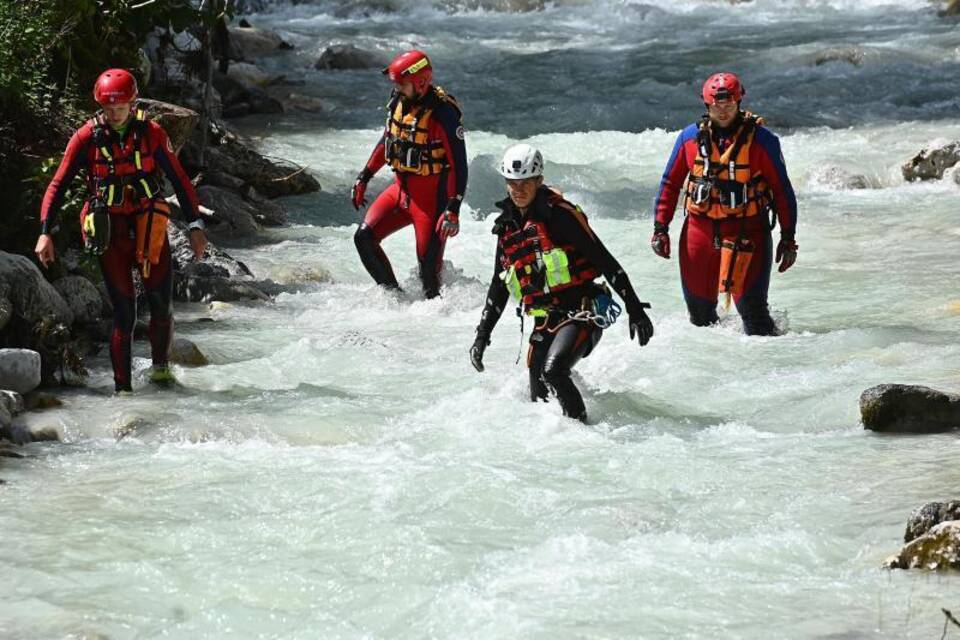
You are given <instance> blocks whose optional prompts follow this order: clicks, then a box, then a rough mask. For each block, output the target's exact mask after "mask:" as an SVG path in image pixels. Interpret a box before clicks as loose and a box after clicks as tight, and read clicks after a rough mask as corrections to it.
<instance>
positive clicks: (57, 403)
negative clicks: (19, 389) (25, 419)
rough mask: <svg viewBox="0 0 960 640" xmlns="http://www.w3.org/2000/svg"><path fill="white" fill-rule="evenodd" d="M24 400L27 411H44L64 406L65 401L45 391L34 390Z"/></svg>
mask: <svg viewBox="0 0 960 640" xmlns="http://www.w3.org/2000/svg"><path fill="white" fill-rule="evenodd" d="M23 401H24V405H25V408H26V410H27V411H43V410H44V409H55V408H56V407H62V406H63V402H62V401H61V400H60V399H59V398H58V397H57V396H55V395H53V394H52V393H46V392H44V391H32V392H30V393H28V394H27V395H26V396H25V397H24V399H23Z"/></svg>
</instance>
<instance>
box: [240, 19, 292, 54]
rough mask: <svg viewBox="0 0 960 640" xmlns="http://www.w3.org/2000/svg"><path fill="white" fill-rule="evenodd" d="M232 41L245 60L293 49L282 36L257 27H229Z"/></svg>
mask: <svg viewBox="0 0 960 640" xmlns="http://www.w3.org/2000/svg"><path fill="white" fill-rule="evenodd" d="M229 31H230V40H231V41H232V44H233V46H234V47H236V49H237V53H239V54H240V55H241V56H242V57H243V58H244V59H247V60H249V59H252V58H259V57H260V56H263V55H268V54H271V53H276V52H278V51H284V50H288V49H293V45H292V44H290V43H289V42H287V41H285V40H284V39H283V38H282V37H280V34H278V33H275V32H273V31H268V30H266V29H258V28H256V27H229Z"/></svg>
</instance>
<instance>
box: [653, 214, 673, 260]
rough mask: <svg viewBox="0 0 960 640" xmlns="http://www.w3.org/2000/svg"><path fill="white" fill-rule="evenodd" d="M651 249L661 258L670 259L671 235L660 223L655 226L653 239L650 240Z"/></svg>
mask: <svg viewBox="0 0 960 640" xmlns="http://www.w3.org/2000/svg"><path fill="white" fill-rule="evenodd" d="M650 248H651V249H653V252H654V253H655V254H657V255H658V256H660V257H661V258H669V257H670V233H669V232H668V231H667V227H666V225H663V224H660V223H659V222H658V223H656V224H654V225H653V237H652V238H650Z"/></svg>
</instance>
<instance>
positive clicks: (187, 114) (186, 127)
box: [140, 99, 200, 153]
mask: <svg viewBox="0 0 960 640" xmlns="http://www.w3.org/2000/svg"><path fill="white" fill-rule="evenodd" d="M140 104H141V105H142V106H143V107H144V108H145V109H146V111H147V115H148V117H149V118H150V119H151V120H153V121H154V122H156V123H158V124H159V125H160V126H161V127H163V130H164V131H166V132H167V135H168V136H169V137H170V144H171V145H173V151H174V153H179V152H180V149H181V148H182V147H183V145H184V143H186V141H187V140H188V139H189V138H190V134H192V133H193V130H194V129H196V127H197V124H198V123H199V122H200V114H199V113H197V112H196V111H194V110H192V109H187V108H186V107H180V106H177V105H175V104H170V103H168V102H160V101H159V100H145V99H141V100H140Z"/></svg>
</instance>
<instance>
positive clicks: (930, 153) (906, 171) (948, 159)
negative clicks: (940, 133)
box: [902, 140, 960, 182]
mask: <svg viewBox="0 0 960 640" xmlns="http://www.w3.org/2000/svg"><path fill="white" fill-rule="evenodd" d="M957 163H960V140H958V141H955V142H951V143H950V144H947V145H944V146H942V147H940V148H938V149H933V150H927V149H922V150H921V151H920V153H918V154H917V155H915V156H914V157H913V158H912V159H911V160H910V162H908V163H906V164H905V165H903V167H902V170H903V179H904V180H906V181H907V182H914V181H916V180H940V179H941V178H943V174H944V173H946V171H947V169H949V168H950V167H952V166H954V165H956V164H957Z"/></svg>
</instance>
